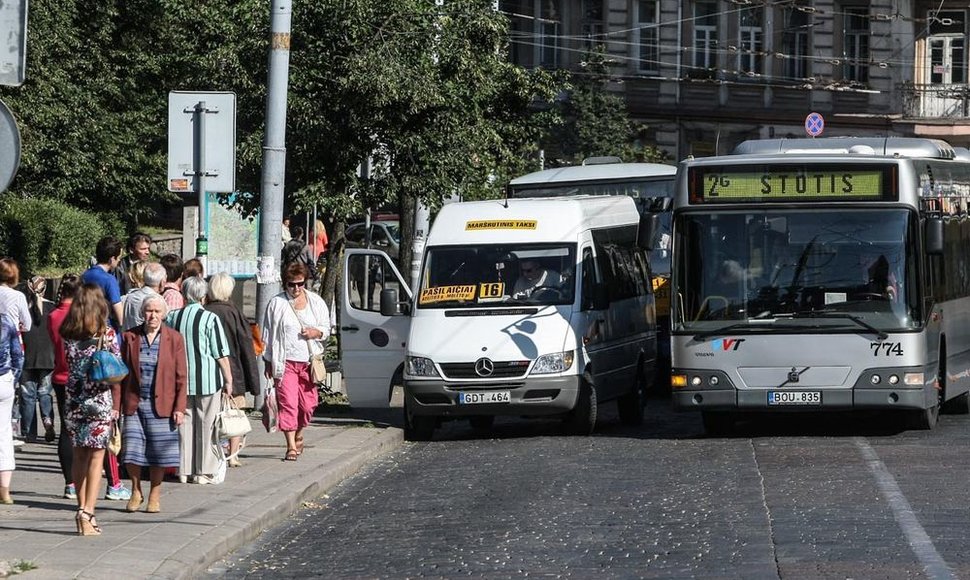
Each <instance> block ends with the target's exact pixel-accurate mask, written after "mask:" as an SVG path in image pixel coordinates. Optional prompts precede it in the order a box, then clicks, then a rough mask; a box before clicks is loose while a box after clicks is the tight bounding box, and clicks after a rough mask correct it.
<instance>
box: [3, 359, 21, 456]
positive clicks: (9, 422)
mask: <svg viewBox="0 0 970 580" xmlns="http://www.w3.org/2000/svg"><path fill="white" fill-rule="evenodd" d="M13 382H14V381H13V372H8V373H6V374H4V375H0V471H13V470H14V469H16V468H17V464H16V462H15V461H14V458H13V394H14V386H13Z"/></svg>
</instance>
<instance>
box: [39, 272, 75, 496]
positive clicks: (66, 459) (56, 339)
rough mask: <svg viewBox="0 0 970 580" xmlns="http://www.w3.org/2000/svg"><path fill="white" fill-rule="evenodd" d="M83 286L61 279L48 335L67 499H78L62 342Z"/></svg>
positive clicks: (70, 278)
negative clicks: (66, 417)
mask: <svg viewBox="0 0 970 580" xmlns="http://www.w3.org/2000/svg"><path fill="white" fill-rule="evenodd" d="M80 285H81V277H80V276H78V275H77V274H65V275H64V277H63V278H61V285H60V288H59V289H58V291H57V296H58V301H57V307H56V308H54V310H53V311H52V312H51V313H50V314H49V315H48V318H47V332H48V333H49V334H50V336H51V342H52V343H53V344H54V374H53V375H51V383H52V384H53V386H54V394H55V396H56V397H57V416H58V417H59V418H60V422H61V428H60V435H59V436H58V438H57V458H58V460H60V463H61V473H63V474H64V497H65V498H66V499H77V492H76V491H75V489H74V478H73V477H72V475H71V466H72V464H73V461H72V458H73V457H74V450H73V449H72V448H71V438H70V437H69V436H68V434H67V426H66V425H65V424H64V403H65V400H66V396H67V393H66V389H67V375H68V369H67V356H66V355H65V354H64V339H62V338H61V324H63V323H64V317H65V316H67V311H68V310H70V308H71V302H74V294H75V293H76V292H77V289H78V287H79V286H80Z"/></svg>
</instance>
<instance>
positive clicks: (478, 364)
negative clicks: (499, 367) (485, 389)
mask: <svg viewBox="0 0 970 580" xmlns="http://www.w3.org/2000/svg"><path fill="white" fill-rule="evenodd" d="M494 371H495V363H493V362H492V361H491V359H487V358H480V359H478V360H477V361H475V374H477V375H478V376H480V377H490V376H492V373H493V372H494Z"/></svg>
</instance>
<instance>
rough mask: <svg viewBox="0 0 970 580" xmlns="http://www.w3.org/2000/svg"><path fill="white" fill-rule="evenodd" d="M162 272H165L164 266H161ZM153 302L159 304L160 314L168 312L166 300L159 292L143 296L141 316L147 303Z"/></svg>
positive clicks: (146, 307)
mask: <svg viewBox="0 0 970 580" xmlns="http://www.w3.org/2000/svg"><path fill="white" fill-rule="evenodd" d="M162 273H163V274H164V273H165V268H162ZM153 302H154V303H157V304H158V305H160V306H161V307H162V316H163V317H164V316H165V315H166V314H168V302H165V299H164V298H162V295H161V294H154V295H152V296H149V297H147V298H145V300H144V301H143V302H142V303H141V315H142V318H144V317H145V311H146V310H148V305H149V304H152V303H153Z"/></svg>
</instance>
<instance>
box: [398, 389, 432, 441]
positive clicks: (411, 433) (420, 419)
mask: <svg viewBox="0 0 970 580" xmlns="http://www.w3.org/2000/svg"><path fill="white" fill-rule="evenodd" d="M437 426H438V419H437V418H435V417H429V416H426V415H414V414H412V413H411V410H410V409H409V408H408V400H407V397H406V396H405V397H404V439H405V440H407V441H431V438H432V437H433V436H434V430H435V427H437Z"/></svg>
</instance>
